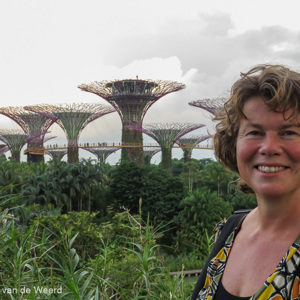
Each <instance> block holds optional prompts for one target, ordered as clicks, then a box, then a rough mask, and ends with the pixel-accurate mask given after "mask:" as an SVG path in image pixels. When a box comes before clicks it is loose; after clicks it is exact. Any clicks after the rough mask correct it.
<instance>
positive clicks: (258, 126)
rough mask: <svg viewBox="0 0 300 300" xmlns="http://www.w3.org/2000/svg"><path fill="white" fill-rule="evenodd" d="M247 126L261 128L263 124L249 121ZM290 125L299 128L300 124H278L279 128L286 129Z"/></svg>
mask: <svg viewBox="0 0 300 300" xmlns="http://www.w3.org/2000/svg"><path fill="white" fill-rule="evenodd" d="M247 126H250V127H254V128H257V129H263V126H262V125H260V124H251V123H249V124H248V125H247ZM291 127H297V128H300V124H298V123H292V124H284V125H282V126H280V129H288V128H291Z"/></svg>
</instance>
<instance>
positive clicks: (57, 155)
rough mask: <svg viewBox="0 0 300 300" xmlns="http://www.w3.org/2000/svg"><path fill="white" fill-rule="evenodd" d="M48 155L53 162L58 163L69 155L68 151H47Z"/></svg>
mask: <svg viewBox="0 0 300 300" xmlns="http://www.w3.org/2000/svg"><path fill="white" fill-rule="evenodd" d="M46 153H47V154H48V155H50V156H51V158H52V161H53V162H55V163H57V162H60V161H61V160H62V158H63V157H64V156H65V155H66V154H67V150H64V149H63V150H60V149H47V151H46Z"/></svg>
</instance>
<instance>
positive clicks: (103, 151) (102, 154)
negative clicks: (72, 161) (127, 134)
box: [83, 148, 120, 164]
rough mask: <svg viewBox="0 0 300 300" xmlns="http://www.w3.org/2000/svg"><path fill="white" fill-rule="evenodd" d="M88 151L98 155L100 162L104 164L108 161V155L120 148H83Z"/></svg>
mask: <svg viewBox="0 0 300 300" xmlns="http://www.w3.org/2000/svg"><path fill="white" fill-rule="evenodd" d="M83 149H84V150H86V151H89V152H90V153H93V154H94V155H96V156H97V158H98V161H99V163H100V164H103V163H105V162H106V159H107V158H108V156H110V155H111V154H113V153H114V152H116V151H118V150H119V149H120V148H100V149H97V148H83Z"/></svg>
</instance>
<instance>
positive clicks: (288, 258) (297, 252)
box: [197, 226, 300, 300]
mask: <svg viewBox="0 0 300 300" xmlns="http://www.w3.org/2000/svg"><path fill="white" fill-rule="evenodd" d="M239 229H240V226H238V227H236V228H235V230H234V231H233V232H232V233H231V234H230V235H229V237H228V238H227V240H226V243H225V246H224V247H223V248H222V249H221V250H220V251H219V253H218V254H217V255H216V256H215V257H214V258H213V259H212V260H211V261H210V263H209V264H208V268H207V275H206V280H205V284H204V287H203V288H202V289H201V290H200V292H199V294H198V297H197V300H213V299H214V295H215V294H216V291H217V288H218V285H219V282H220V280H221V277H222V274H223V272H224V269H225V264H226V261H227V258H228V256H229V253H230V250H231V248H232V244H233V241H234V238H235V237H236V235H237V233H238V231H239ZM267 299H272V300H293V299H295V300H296V299H300V235H299V236H298V238H297V239H296V240H295V242H294V243H293V244H292V245H291V246H290V248H289V250H288V251H287V253H286V255H285V256H284V257H283V259H282V260H281V261H280V263H279V264H278V266H277V267H276V268H275V270H274V271H273V273H272V274H271V275H270V276H269V277H268V278H267V280H266V281H265V283H264V284H263V286H262V287H261V288H260V289H259V290H258V291H257V292H256V293H255V295H253V296H252V297H250V300H267Z"/></svg>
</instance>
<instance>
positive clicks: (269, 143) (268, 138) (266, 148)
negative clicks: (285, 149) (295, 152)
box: [259, 133, 282, 156]
mask: <svg viewBox="0 0 300 300" xmlns="http://www.w3.org/2000/svg"><path fill="white" fill-rule="evenodd" d="M259 153H260V154H262V155H267V156H273V155H280V154H281V153H282V148H281V140H280V137H279V136H278V135H277V134H271V133H268V134H266V135H265V137H264V138H263V140H262V142H261V145H260V148H259Z"/></svg>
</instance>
